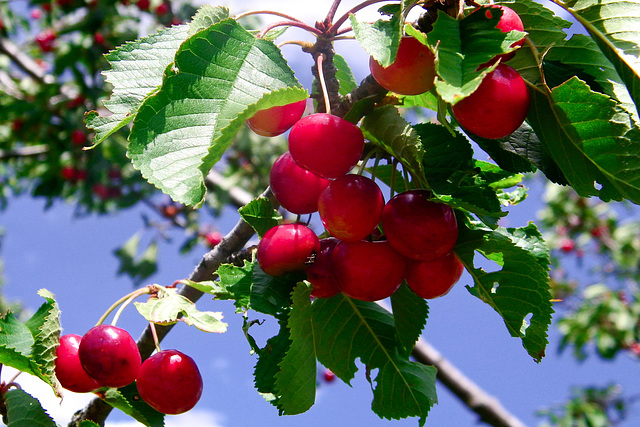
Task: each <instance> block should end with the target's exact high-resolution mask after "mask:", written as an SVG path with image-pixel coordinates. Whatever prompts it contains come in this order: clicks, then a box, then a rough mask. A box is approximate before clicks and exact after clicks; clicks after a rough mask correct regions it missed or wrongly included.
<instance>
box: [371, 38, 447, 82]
mask: <svg viewBox="0 0 640 427" xmlns="http://www.w3.org/2000/svg"><path fill="white" fill-rule="evenodd" d="M434 60H435V56H434V55H433V53H432V52H431V50H430V49H429V48H428V47H427V46H425V45H423V44H422V43H420V42H419V41H418V40H417V39H416V38H413V37H410V36H405V37H402V38H401V39H400V45H399V46H398V54H397V55H396V59H395V60H394V61H393V63H392V64H391V65H389V66H388V67H386V68H385V67H383V66H382V65H380V64H379V63H378V62H377V61H376V60H375V59H373V57H371V58H370V59H369V70H370V71H371V74H372V75H373V78H374V79H375V80H376V81H377V82H378V83H379V84H380V86H382V87H383V88H385V89H387V90H390V91H392V92H395V93H398V94H400V95H419V94H421V93H425V92H426V91H428V90H429V89H431V88H432V87H433V83H434V78H435V75H436V71H435V66H434Z"/></svg>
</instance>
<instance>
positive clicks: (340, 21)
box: [327, 0, 389, 34]
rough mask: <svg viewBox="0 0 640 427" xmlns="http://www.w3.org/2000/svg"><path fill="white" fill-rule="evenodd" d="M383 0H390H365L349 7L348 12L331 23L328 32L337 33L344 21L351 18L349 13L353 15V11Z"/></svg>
mask: <svg viewBox="0 0 640 427" xmlns="http://www.w3.org/2000/svg"><path fill="white" fill-rule="evenodd" d="M383 1H389V0H366V1H363V2H362V3H360V4H359V5H357V6H354V7H352V8H351V9H349V10H348V11H347V13H345V14H344V15H342V16H341V17H340V18H338V20H337V21H336V22H335V23H333V24H331V27H329V29H328V30H327V32H328V33H329V34H334V33H336V32H337V30H338V29H339V28H340V26H341V25H342V24H344V22H345V21H346V20H347V19H349V15H351V14H352V13H356V12H357V11H359V10H361V9H364V8H365V7H367V6H371V5H372V4H376V3H381V2H383Z"/></svg>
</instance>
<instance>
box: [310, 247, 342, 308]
mask: <svg viewBox="0 0 640 427" xmlns="http://www.w3.org/2000/svg"><path fill="white" fill-rule="evenodd" d="M339 242H340V241H339V240H338V239H336V238H335V237H327V238H326V239H320V250H319V251H318V253H317V254H316V259H315V261H314V262H313V264H311V265H310V266H308V267H307V268H305V270H304V271H305V272H306V273H307V280H309V282H310V283H311V284H312V285H313V290H312V291H311V296H312V297H314V298H331V297H332V296H334V295H337V294H339V293H340V286H339V285H338V280H337V279H336V276H335V274H334V266H333V261H332V259H333V257H332V255H333V250H334V249H335V247H336V245H337V244H338V243H339Z"/></svg>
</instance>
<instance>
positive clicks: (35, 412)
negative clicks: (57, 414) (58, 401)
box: [4, 388, 57, 427]
mask: <svg viewBox="0 0 640 427" xmlns="http://www.w3.org/2000/svg"><path fill="white" fill-rule="evenodd" d="M4 400H5V404H6V406H7V421H8V422H7V427H57V426H56V423H55V422H54V421H53V419H52V418H51V417H50V416H49V414H47V412H46V411H45V410H44V409H43V408H42V406H41V405H40V402H39V401H38V399H35V398H34V397H33V396H31V395H30V394H28V393H27V392H25V391H23V390H21V389H16V388H14V389H11V390H9V391H8V392H7V393H6V394H5V396H4Z"/></svg>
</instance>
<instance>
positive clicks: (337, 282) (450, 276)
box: [248, 101, 463, 301]
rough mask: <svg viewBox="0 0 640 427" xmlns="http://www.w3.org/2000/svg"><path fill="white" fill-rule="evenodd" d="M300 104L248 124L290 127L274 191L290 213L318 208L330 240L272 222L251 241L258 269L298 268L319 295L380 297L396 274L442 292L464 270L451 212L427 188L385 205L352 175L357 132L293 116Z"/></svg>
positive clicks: (417, 288)
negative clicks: (456, 248)
mask: <svg viewBox="0 0 640 427" xmlns="http://www.w3.org/2000/svg"><path fill="white" fill-rule="evenodd" d="M304 106H305V104H304V101H301V102H299V103H293V104H289V105H285V106H282V107H274V108H270V109H266V110H262V111H259V112H258V113H257V114H256V115H255V116H253V117H252V118H251V119H249V120H248V125H249V127H250V128H251V129H253V130H254V131H255V132H257V133H259V134H261V135H266V136H274V135H278V134H281V133H283V132H285V131H286V130H288V129H289V128H291V132H290V134H289V151H288V152H286V153H284V154H283V155H281V156H280V157H279V158H278V159H277V160H276V161H275V163H274V165H273V167H272V168H271V172H270V176H269V179H270V186H271V190H272V191H273V194H274V196H275V198H276V199H277V200H278V202H279V203H280V204H281V206H282V207H283V208H285V209H287V210H288V211H289V212H292V213H294V214H298V215H304V214H311V213H314V212H316V211H317V212H318V213H319V215H320V219H321V220H322V223H323V225H324V227H325V228H326V230H327V231H328V233H329V234H330V237H326V238H323V239H320V238H319V237H318V236H317V235H316V233H315V232H314V231H313V230H311V229H310V228H309V227H307V226H306V225H304V224H300V223H288V224H281V225H277V226H275V227H273V228H271V229H270V230H268V231H267V232H266V233H265V234H264V236H263V237H262V239H261V240H260V243H259V244H258V248H257V254H256V258H257V260H258V263H259V265H260V267H261V268H262V270H263V271H264V272H265V273H267V274H269V275H272V276H279V275H282V274H285V273H288V272H292V271H298V270H305V272H306V274H307V278H308V280H309V282H311V284H312V285H313V291H312V296H314V297H317V298H328V297H331V296H333V295H336V294H338V293H339V292H344V293H345V294H346V295H348V296H350V297H352V298H355V299H359V300H363V301H377V300H381V299H384V298H387V297H389V296H391V295H392V294H393V293H394V292H395V291H396V290H397V289H398V287H399V286H400V285H401V284H402V282H403V280H406V281H407V284H408V285H409V287H410V288H411V289H412V290H413V291H414V292H415V293H416V294H418V295H420V296H421V297H423V298H435V297H438V296H441V295H444V294H446V293H447V292H448V291H449V290H450V289H451V287H452V286H453V285H454V284H455V283H456V282H457V281H458V279H459V278H460V276H461V274H462V271H463V266H462V263H461V262H460V261H459V260H458V258H457V257H456V256H455V255H454V254H453V252H452V250H453V247H454V246H455V243H456V240H457V237H458V226H457V222H456V218H455V215H454V213H453V210H452V209H451V208H450V207H449V206H447V205H444V204H441V203H436V202H433V201H431V200H430V193H429V192H428V191H425V190H411V191H406V192H403V193H400V194H397V195H396V196H395V197H393V198H392V199H391V200H390V201H389V202H388V203H386V204H385V200H384V196H383V194H382V191H381V190H380V187H379V186H378V184H376V182H375V181H374V180H372V179H370V178H367V177H365V176H362V175H354V174H349V172H350V171H351V170H352V169H353V167H354V166H355V165H356V164H357V163H358V161H359V159H360V157H361V156H362V151H363V148H364V137H363V135H362V131H361V130H360V128H358V127H357V126H355V125H354V124H352V123H350V122H348V121H346V120H344V119H342V118H339V117H337V116H333V115H331V114H327V113H316V114H311V115H309V116H306V117H304V118H300V117H301V115H302V113H303V112H304ZM379 227H381V228H382V230H384V231H383V233H381V232H380V228H379ZM374 237H375V238H374Z"/></svg>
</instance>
